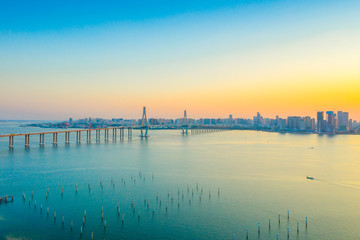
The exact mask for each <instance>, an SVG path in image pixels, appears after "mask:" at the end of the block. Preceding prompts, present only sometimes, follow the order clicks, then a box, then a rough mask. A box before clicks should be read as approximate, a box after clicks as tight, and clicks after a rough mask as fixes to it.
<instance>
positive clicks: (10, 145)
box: [9, 136, 14, 149]
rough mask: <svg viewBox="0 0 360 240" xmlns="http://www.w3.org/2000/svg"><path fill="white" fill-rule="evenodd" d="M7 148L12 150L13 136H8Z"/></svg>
mask: <svg viewBox="0 0 360 240" xmlns="http://www.w3.org/2000/svg"><path fill="white" fill-rule="evenodd" d="M9 148H10V149H13V148H14V136H9Z"/></svg>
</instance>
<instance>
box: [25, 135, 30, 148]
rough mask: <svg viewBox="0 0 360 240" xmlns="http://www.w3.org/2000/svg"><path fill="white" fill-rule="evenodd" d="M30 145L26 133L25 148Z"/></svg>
mask: <svg viewBox="0 0 360 240" xmlns="http://www.w3.org/2000/svg"><path fill="white" fill-rule="evenodd" d="M29 147H30V135H29V134H26V135H25V148H29Z"/></svg>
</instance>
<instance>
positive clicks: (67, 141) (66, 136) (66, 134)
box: [65, 132, 70, 144]
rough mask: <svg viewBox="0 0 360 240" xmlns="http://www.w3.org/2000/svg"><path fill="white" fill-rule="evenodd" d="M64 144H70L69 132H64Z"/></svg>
mask: <svg viewBox="0 0 360 240" xmlns="http://www.w3.org/2000/svg"><path fill="white" fill-rule="evenodd" d="M65 144H70V132H65Z"/></svg>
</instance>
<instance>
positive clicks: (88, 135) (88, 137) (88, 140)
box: [86, 130, 91, 143]
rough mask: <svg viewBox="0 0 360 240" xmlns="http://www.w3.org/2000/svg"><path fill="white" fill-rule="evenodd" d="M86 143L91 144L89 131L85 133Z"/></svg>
mask: <svg viewBox="0 0 360 240" xmlns="http://www.w3.org/2000/svg"><path fill="white" fill-rule="evenodd" d="M86 142H87V143H91V130H87V131H86Z"/></svg>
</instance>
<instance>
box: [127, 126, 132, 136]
mask: <svg viewBox="0 0 360 240" xmlns="http://www.w3.org/2000/svg"><path fill="white" fill-rule="evenodd" d="M128 138H129V139H130V138H132V127H128Z"/></svg>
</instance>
